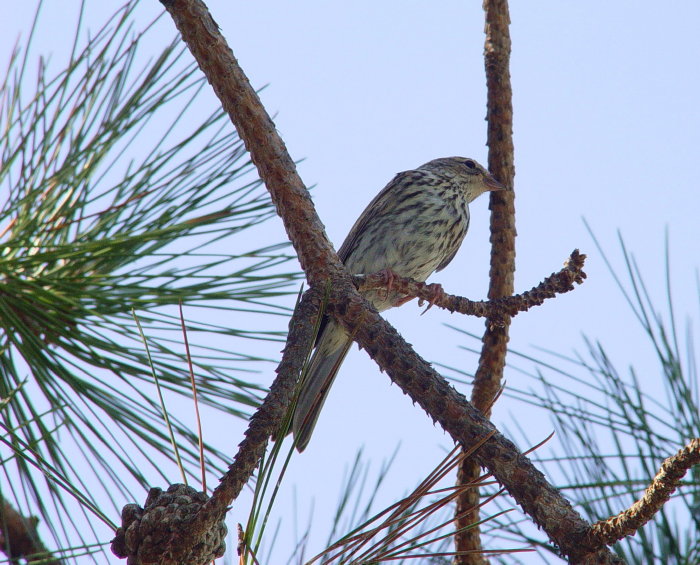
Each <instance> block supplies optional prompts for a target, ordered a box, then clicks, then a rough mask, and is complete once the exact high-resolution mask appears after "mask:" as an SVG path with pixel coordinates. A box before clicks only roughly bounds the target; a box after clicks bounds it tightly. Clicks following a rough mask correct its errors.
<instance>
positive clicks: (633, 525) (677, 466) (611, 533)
mask: <svg viewBox="0 0 700 565" xmlns="http://www.w3.org/2000/svg"><path fill="white" fill-rule="evenodd" d="M698 463H700V438H695V439H693V440H691V441H690V443H688V445H686V446H685V447H684V448H683V449H681V450H680V451H679V452H678V453H676V454H675V455H672V456H671V457H669V458H668V459H666V460H665V461H664V462H663V464H662V465H661V469H659V472H658V473H657V474H656V477H654V480H653V481H652V482H651V484H650V485H649V486H648V487H647V489H646V491H645V492H644V496H642V498H640V499H639V500H638V501H637V502H635V503H634V504H633V505H632V506H630V507H629V508H628V509H627V510H625V511H623V512H620V513H619V514H618V515H617V516H613V517H612V518H608V519H607V520H601V521H600V522H596V523H595V524H593V526H591V530H590V532H589V534H588V539H589V540H590V541H591V542H593V543H604V544H606V545H611V544H613V543H615V542H616V541H619V540H621V539H622V538H624V537H626V536H630V535H633V534H635V533H636V532H637V530H639V528H641V527H642V526H643V525H644V524H646V523H647V522H648V521H649V520H651V519H652V518H653V517H654V514H656V513H657V512H658V511H659V510H661V508H662V507H663V505H664V504H665V503H666V502H667V501H668V499H669V498H671V495H672V494H673V492H674V491H675V490H676V488H677V487H678V485H679V484H680V482H681V479H682V478H683V477H684V476H685V474H686V473H687V472H688V469H690V468H691V467H693V466H694V465H697V464H698Z"/></svg>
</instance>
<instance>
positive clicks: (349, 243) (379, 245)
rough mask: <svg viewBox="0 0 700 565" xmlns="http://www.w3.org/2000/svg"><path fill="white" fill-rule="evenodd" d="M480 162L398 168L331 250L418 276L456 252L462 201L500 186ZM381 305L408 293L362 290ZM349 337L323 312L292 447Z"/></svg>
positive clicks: (465, 210)
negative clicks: (339, 242)
mask: <svg viewBox="0 0 700 565" xmlns="http://www.w3.org/2000/svg"><path fill="white" fill-rule="evenodd" d="M504 189H505V187H504V186H503V185H502V184H501V183H500V182H498V181H497V180H496V179H495V178H494V176H493V175H492V174H491V173H489V171H488V170H486V169H485V168H484V167H483V166H482V165H480V164H479V163H477V162H476V161H475V160H474V159H469V158H466V157H443V158H439V159H433V160H432V161H429V162H427V163H425V164H424V165H421V166H420V167H418V168H417V169H413V170H409V171H404V172H401V173H398V174H397V175H396V176H395V177H394V178H393V179H392V180H391V181H390V182H389V184H387V185H386V186H385V187H384V188H383V189H382V191H381V192H379V194H377V196H375V197H374V199H373V200H372V201H371V202H370V203H369V204H368V205H367V207H366V208H365V210H364V211H363V212H362V214H361V215H360V217H359V218H358V219H357V221H356V222H355V224H354V225H353V227H352V229H351V230H350V233H349V234H348V236H347V238H346V239H345V241H344V242H343V244H342V245H341V246H340V249H339V250H338V257H339V258H340V260H341V261H342V262H343V263H344V265H345V267H346V269H347V270H348V271H349V272H350V274H353V275H359V274H372V273H378V272H380V271H383V272H385V273H387V274H388V275H389V281H390V280H391V276H399V277H406V278H411V279H414V280H416V281H418V282H425V280H426V279H427V278H428V277H429V276H430V275H431V274H432V273H433V272H435V271H441V270H442V269H444V268H445V267H446V266H447V265H448V264H449V263H450V262H451V261H452V259H453V258H454V257H455V255H456V254H457V251H458V249H459V247H460V246H461V244H462V241H463V240H464V236H465V235H466V234H467V229H468V228H469V203H470V202H472V201H473V200H474V199H475V198H477V197H478V196H480V195H481V194H483V193H484V192H486V191H494V190H504ZM363 296H364V297H365V298H366V299H367V300H368V301H369V302H370V303H371V304H372V305H373V306H374V307H375V308H376V309H377V310H378V311H379V312H382V311H384V310H387V309H389V308H392V307H394V306H398V305H400V304H402V303H404V302H406V301H407V300H410V297H408V298H407V297H406V296H404V295H401V294H399V293H398V292H395V291H392V290H391V284H390V283H389V284H388V285H387V288H382V289H376V290H369V291H366V292H363ZM351 344H352V339H351V338H350V337H349V336H348V334H347V333H346V332H345V330H344V329H343V328H342V326H341V325H340V324H339V323H338V322H336V321H335V320H334V319H332V317H330V316H325V317H324V319H323V320H322V322H321V326H320V329H319V332H318V335H317V338H316V343H315V347H314V350H313V354H312V356H311V359H310V361H309V363H308V366H307V368H306V371H305V373H303V374H302V379H303V380H302V382H301V385H300V390H299V393H298V396H297V402H296V406H295V408H294V414H293V416H292V425H291V431H292V433H293V435H294V442H295V445H296V448H297V450H298V451H299V452H302V451H304V449H306V447H307V446H308V444H309V440H310V439H311V434H312V433H313V430H314V427H315V425H316V422H317V420H318V417H319V414H320V412H321V409H322V408H323V404H324V402H325V400H326V397H327V395H328V392H329V390H330V388H331V385H332V384H333V381H334V380H335V377H336V375H337V373H338V370H339V369H340V366H341V364H342V362H343V360H344V359H345V356H346V355H347V352H348V350H349V349H350V345H351Z"/></svg>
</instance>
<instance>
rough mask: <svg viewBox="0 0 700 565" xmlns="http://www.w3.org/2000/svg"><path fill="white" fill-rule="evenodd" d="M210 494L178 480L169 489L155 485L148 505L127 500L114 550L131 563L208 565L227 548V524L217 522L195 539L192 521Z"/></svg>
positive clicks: (117, 554) (149, 494)
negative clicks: (177, 482)
mask: <svg viewBox="0 0 700 565" xmlns="http://www.w3.org/2000/svg"><path fill="white" fill-rule="evenodd" d="M207 499H208V497H207V495H206V494H204V493H202V492H199V491H196V490H195V489H193V488H191V487H188V486H185V485H182V484H176V485H171V486H170V488H168V490H167V491H165V492H163V490H162V489H159V488H152V489H151V490H150V491H149V493H148V497H147V498H146V505H145V507H144V508H141V507H140V506H138V505H137V504H127V505H126V506H124V508H123V509H122V526H121V527H120V528H119V529H118V530H117V535H116V537H115V538H114V539H113V540H112V552H113V553H114V554H115V555H116V556H117V557H122V558H124V557H126V558H127V565H148V564H157V565H184V564H187V565H190V564H191V565H197V564H201V565H204V564H206V563H211V562H212V561H213V560H214V559H216V558H217V557H221V556H222V555H223V554H224V551H225V550H226V544H225V542H224V539H225V538H226V531H227V530H226V525H225V524H224V522H223V519H222V520H221V521H220V522H217V523H216V524H215V526H214V527H213V528H212V529H211V530H210V531H208V532H205V533H204V535H203V537H202V538H197V539H192V525H193V521H194V519H195V517H196V515H197V512H198V511H199V509H200V508H201V507H202V506H203V505H204V503H205V502H206V501H207Z"/></svg>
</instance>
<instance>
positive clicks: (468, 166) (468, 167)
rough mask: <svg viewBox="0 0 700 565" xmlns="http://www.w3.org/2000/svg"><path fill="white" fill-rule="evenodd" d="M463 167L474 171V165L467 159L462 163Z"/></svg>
mask: <svg viewBox="0 0 700 565" xmlns="http://www.w3.org/2000/svg"><path fill="white" fill-rule="evenodd" d="M464 166H465V167H467V169H472V170H473V169H476V163H475V162H474V161H472V160H471V159H467V160H466V161H464Z"/></svg>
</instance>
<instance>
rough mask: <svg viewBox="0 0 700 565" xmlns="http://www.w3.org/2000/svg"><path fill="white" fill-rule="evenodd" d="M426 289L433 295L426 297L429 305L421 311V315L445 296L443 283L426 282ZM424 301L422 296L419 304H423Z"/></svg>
mask: <svg viewBox="0 0 700 565" xmlns="http://www.w3.org/2000/svg"><path fill="white" fill-rule="evenodd" d="M425 289H426V290H429V291H430V295H431V296H430V298H426V299H425V300H427V302H428V307H427V308H426V309H425V310H423V311H422V312H421V316H422V315H423V314H425V313H426V312H427V311H428V310H430V309H431V308H432V307H433V304H435V303H436V302H437V301H439V300H442V299H443V298H444V297H445V291H444V290H443V289H442V285H441V284H440V283H432V284H426V285H425ZM423 301H424V299H423V298H420V299H419V300H418V306H423Z"/></svg>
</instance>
